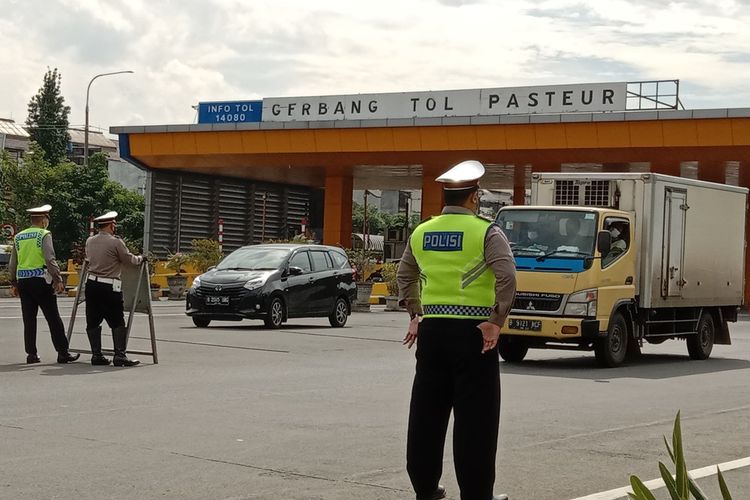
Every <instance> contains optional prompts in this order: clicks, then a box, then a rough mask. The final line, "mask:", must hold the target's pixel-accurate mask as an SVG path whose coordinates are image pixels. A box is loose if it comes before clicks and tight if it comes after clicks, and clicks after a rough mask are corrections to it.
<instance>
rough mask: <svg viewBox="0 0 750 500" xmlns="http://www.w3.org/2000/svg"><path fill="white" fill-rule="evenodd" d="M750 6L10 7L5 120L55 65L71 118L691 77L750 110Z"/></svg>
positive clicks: (1, 75)
mask: <svg viewBox="0 0 750 500" xmlns="http://www.w3.org/2000/svg"><path fill="white" fill-rule="evenodd" d="M748 26H750V1H748V0H684V1H679V2H672V1H667V0H598V1H597V0H578V1H574V0H551V1H536V2H531V1H492V0H379V1H378V2H364V1H358V0H342V1H338V0H315V1H310V0H270V1H266V0H148V1H147V0H0V117H13V118H14V119H15V120H16V121H24V120H25V118H26V114H27V112H26V106H27V104H28V101H29V99H30V98H31V96H32V95H34V93H35V92H36V91H37V89H38V88H39V86H40V84H41V81H42V76H43V75H44V72H45V71H46V69H47V68H48V67H49V68H54V67H57V68H59V70H60V71H61V73H62V77H63V81H62V89H63V94H64V96H65V99H66V102H67V103H68V105H70V106H71V108H72V111H71V124H74V125H78V124H82V123H83V116H84V105H85V97H86V85H87V83H88V81H89V79H90V78H91V77H92V76H93V75H95V74H97V73H103V72H109V71H118V70H133V71H135V74H133V75H118V76H114V77H107V78H102V79H99V80H97V81H96V82H95V83H94V85H93V86H92V91H91V98H90V110H91V123H92V125H95V126H99V127H109V126H111V125H136V124H155V123H162V124H163V123H192V122H194V120H195V111H194V110H193V109H192V108H191V106H192V105H194V104H197V103H198V102H199V101H209V100H242V99H254V98H262V97H279V96H303V95H327V94H351V93H365V92H392V91H417V90H448V89H461V88H486V87H503V86H520V85H535V84H554V83H582V82H603V81H634V80H647V79H680V82H681V98H682V101H683V103H684V104H685V106H686V107H687V108H711V107H750V86H748V85H747V84H748V82H749V81H750V29H748Z"/></svg>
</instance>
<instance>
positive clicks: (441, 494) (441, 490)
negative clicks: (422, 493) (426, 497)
mask: <svg viewBox="0 0 750 500" xmlns="http://www.w3.org/2000/svg"><path fill="white" fill-rule="evenodd" d="M441 498H445V486H443V485H441V484H438V487H437V489H436V490H435V493H433V494H432V496H431V497H430V500H440V499H441Z"/></svg>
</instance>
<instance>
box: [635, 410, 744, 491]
mask: <svg viewBox="0 0 750 500" xmlns="http://www.w3.org/2000/svg"><path fill="white" fill-rule="evenodd" d="M664 444H665V445H666V447H667V452H669V457H670V458H671V459H672V463H673V464H674V465H675V474H674V476H673V475H672V473H671V472H670V471H669V469H668V468H667V466H666V465H664V463H663V462H659V472H660V473H661V477H662V479H663V480H664V484H665V485H666V488H667V491H668V492H669V496H670V498H671V499H672V500H690V498H691V495H692V498H695V499H696V500H708V497H707V496H706V494H705V493H703V491H701V489H700V488H699V487H698V484H697V483H696V482H695V481H694V480H693V478H691V477H690V474H688V468H687V464H686V463H685V454H684V452H683V449H682V430H681V428H680V412H679V411H678V412H677V417H675V419H674V430H673V431H672V446H670V445H669V442H668V441H667V437H666V436H664ZM716 471H717V473H718V477H719V488H720V489H721V496H722V498H723V500H732V495H731V494H730V493H729V489H728V488H727V483H726V481H724V476H723V475H722V473H721V470H719V468H718V467H717V468H716ZM630 485H631V486H632V488H633V493H628V496H629V497H630V498H632V499H633V500H656V497H655V496H654V494H653V493H652V492H651V490H649V489H648V488H647V487H646V485H645V484H643V481H641V479H640V478H639V477H638V476H635V475H632V476H630Z"/></svg>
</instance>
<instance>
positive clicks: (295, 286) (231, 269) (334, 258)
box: [185, 244, 357, 328]
mask: <svg viewBox="0 0 750 500" xmlns="http://www.w3.org/2000/svg"><path fill="white" fill-rule="evenodd" d="M356 296H357V286H356V284H355V283H354V277H353V271H352V268H351V266H350V265H349V260H348V259H347V257H346V254H345V253H344V251H343V250H342V249H340V248H336V247H329V246H323V245H300V244H297V245H295V244H274V245H251V246H246V247H242V248H239V249H237V250H235V251H234V252H232V253H231V254H229V255H227V256H226V257H225V258H224V260H222V261H221V262H220V263H219V265H218V266H216V267H215V268H214V269H211V270H210V271H208V272H207V273H204V274H201V275H200V276H198V277H197V278H196V279H195V280H194V281H193V286H192V287H191V288H190V289H189V290H188V294H187V303H186V311H185V312H186V314H187V315H188V316H190V317H191V318H193V323H194V324H195V326H199V327H205V326H208V324H209V323H210V322H211V321H212V320H230V321H240V320H242V319H262V320H263V321H265V323H266V326H268V327H269V328H279V327H280V326H281V324H282V323H284V322H285V321H286V320H287V319H289V318H310V317H328V320H329V321H330V323H331V326H333V327H342V326H344V325H345V324H346V320H347V318H348V317H349V314H350V313H351V304H352V303H353V302H354V299H355V298H356Z"/></svg>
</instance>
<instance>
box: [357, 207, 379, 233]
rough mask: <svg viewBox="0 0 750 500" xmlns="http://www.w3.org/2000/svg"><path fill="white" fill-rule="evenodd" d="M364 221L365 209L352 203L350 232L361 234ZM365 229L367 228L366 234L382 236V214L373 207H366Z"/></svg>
mask: <svg viewBox="0 0 750 500" xmlns="http://www.w3.org/2000/svg"><path fill="white" fill-rule="evenodd" d="M364 220H365V207H364V206H362V205H360V204H359V203H354V205H353V207H352V232H354V233H361V232H362V225H363V224H364ZM367 227H368V228H369V231H368V234H383V231H384V230H385V222H384V221H383V214H382V212H381V211H380V210H378V208H377V207H375V206H374V205H369V206H368V207H367Z"/></svg>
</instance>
